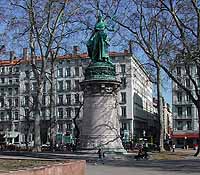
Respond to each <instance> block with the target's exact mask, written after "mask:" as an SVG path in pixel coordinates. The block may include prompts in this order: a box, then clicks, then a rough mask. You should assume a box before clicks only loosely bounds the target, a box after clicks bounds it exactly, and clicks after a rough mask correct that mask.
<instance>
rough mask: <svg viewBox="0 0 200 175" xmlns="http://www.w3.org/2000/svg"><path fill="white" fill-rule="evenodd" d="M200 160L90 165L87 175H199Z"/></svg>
mask: <svg viewBox="0 0 200 175" xmlns="http://www.w3.org/2000/svg"><path fill="white" fill-rule="evenodd" d="M199 165H200V160H199V159H196V160H195V159H188V160H157V161H156V160H142V161H135V160H133V161H108V162H105V163H104V164H102V163H101V162H99V163H97V164H95V163H88V164H87V169H86V175H186V174H190V175H199V174H200V166H199Z"/></svg>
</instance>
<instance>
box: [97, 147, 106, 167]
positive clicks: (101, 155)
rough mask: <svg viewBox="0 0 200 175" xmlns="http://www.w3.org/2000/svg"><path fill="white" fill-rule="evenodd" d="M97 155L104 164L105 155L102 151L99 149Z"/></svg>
mask: <svg viewBox="0 0 200 175" xmlns="http://www.w3.org/2000/svg"><path fill="white" fill-rule="evenodd" d="M97 153H98V156H99V160H100V161H101V162H102V164H104V160H103V158H104V157H105V154H104V152H103V150H102V149H101V148H99V149H98V152H97Z"/></svg>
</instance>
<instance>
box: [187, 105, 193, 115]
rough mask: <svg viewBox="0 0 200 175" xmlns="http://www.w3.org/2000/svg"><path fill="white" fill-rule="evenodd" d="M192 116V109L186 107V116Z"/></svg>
mask: <svg viewBox="0 0 200 175" xmlns="http://www.w3.org/2000/svg"><path fill="white" fill-rule="evenodd" d="M191 115H192V108H191V107H190V106H189V107H187V116H191Z"/></svg>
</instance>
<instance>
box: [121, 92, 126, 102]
mask: <svg viewBox="0 0 200 175" xmlns="http://www.w3.org/2000/svg"><path fill="white" fill-rule="evenodd" d="M121 103H126V92H121Z"/></svg>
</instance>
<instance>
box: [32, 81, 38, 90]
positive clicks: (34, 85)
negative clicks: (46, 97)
mask: <svg viewBox="0 0 200 175" xmlns="http://www.w3.org/2000/svg"><path fill="white" fill-rule="evenodd" d="M32 90H33V91H36V90H37V82H33V83H32Z"/></svg>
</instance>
